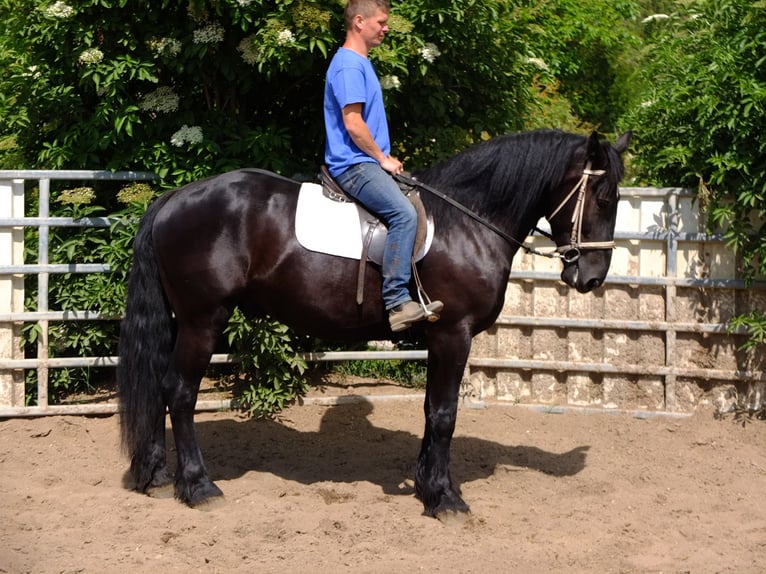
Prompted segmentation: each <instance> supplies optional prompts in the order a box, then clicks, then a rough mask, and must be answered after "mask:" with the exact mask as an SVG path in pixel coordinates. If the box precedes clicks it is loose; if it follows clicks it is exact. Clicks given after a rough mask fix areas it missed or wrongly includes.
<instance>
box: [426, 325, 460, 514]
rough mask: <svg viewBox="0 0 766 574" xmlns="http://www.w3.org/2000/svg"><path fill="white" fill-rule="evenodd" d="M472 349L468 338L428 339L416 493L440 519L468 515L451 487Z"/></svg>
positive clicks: (428, 511)
mask: <svg viewBox="0 0 766 574" xmlns="http://www.w3.org/2000/svg"><path fill="white" fill-rule="evenodd" d="M470 348H471V339H470V336H467V335H465V336H464V335H462V334H454V333H452V334H450V335H449V336H444V335H438V336H431V337H429V342H428V382H427V385H426V400H425V405H424V410H425V417H426V427H425V433H424V434H423V443H422V446H421V449H420V456H419V457H418V463H417V467H416V469H415V492H416V494H417V496H418V498H419V499H420V500H421V502H422V503H423V505H424V507H425V513H426V514H427V515H429V516H434V517H436V518H440V519H442V518H445V516H446V515H449V514H455V513H460V514H463V513H468V512H469V508H468V505H467V504H466V503H465V502H464V501H463V499H462V498H461V497H460V490H459V488H458V487H457V486H455V485H453V484H452V478H451V476H450V468H449V465H450V443H451V441H452V434H453V433H454V432H455V421H456V419H457V405H458V393H459V390H460V381H461V380H462V377H463V371H464V369H465V365H466V361H467V360H468V353H469V351H470Z"/></svg>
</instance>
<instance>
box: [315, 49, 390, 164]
mask: <svg viewBox="0 0 766 574" xmlns="http://www.w3.org/2000/svg"><path fill="white" fill-rule="evenodd" d="M359 103H361V104H362V118H364V121H365V122H366V123H367V127H369V128H370V133H372V137H373V139H374V140H375V142H376V143H377V144H378V146H380V149H381V150H382V151H383V153H384V154H386V155H388V154H389V153H390V152H391V141H390V139H389V135H388V121H387V120H386V110H385V108H384V106H383V91H382V90H381V88H380V82H379V81H378V76H377V75H376V74H375V68H374V67H373V65H372V63H371V62H370V61H369V60H368V59H367V58H365V57H363V56H361V55H359V54H357V53H356V52H354V51H353V50H349V49H347V48H339V49H338V51H337V52H336V53H335V56H333V59H332V61H331V62H330V67H329V68H328V69H327V76H326V78H325V88H324V123H325V131H326V134H327V140H326V143H325V154H324V155H325V163H326V164H327V167H328V168H329V170H330V174H331V175H332V176H333V177H336V176H338V175H340V174H341V173H343V172H344V171H346V170H347V169H348V168H349V167H351V166H352V165H354V164H357V163H362V162H374V161H375V160H374V159H373V158H371V157H370V156H369V155H367V154H366V153H364V152H363V151H362V150H360V149H359V148H358V147H357V145H356V144H355V143H354V142H353V141H352V140H351V136H350V135H349V134H348V131H347V130H346V126H345V125H344V124H343V111H342V110H343V108H344V107H345V106H347V105H349V104H359Z"/></svg>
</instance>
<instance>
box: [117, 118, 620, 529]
mask: <svg viewBox="0 0 766 574" xmlns="http://www.w3.org/2000/svg"><path fill="white" fill-rule="evenodd" d="M629 139H630V133H626V134H624V135H623V136H621V137H620V138H619V139H618V141H617V142H616V144H615V145H614V147H613V146H611V145H610V144H609V143H608V142H606V141H603V142H601V141H599V140H598V138H597V136H596V135H595V134H592V135H591V136H590V137H585V136H580V135H574V134H568V133H563V132H559V131H535V132H529V133H524V134H517V135H508V136H501V137H497V138H494V139H491V140H489V141H486V142H483V143H481V144H478V145H475V146H473V147H471V148H469V149H467V150H466V151H463V152H461V153H460V154H458V155H456V156H454V157H453V158H452V159H450V160H448V161H446V162H444V163H443V164H440V165H438V166H436V167H433V168H431V169H429V170H427V171H425V172H423V173H422V174H420V175H419V176H418V180H419V181H420V182H422V183H424V184H426V185H427V186H428V187H430V188H433V189H436V190H439V192H441V193H442V194H443V195H444V196H445V197H444V198H442V197H438V196H436V195H432V194H429V193H422V194H421V195H422V199H423V203H424V204H425V206H426V208H427V210H428V211H429V212H430V213H431V214H432V215H433V218H434V220H435V223H436V231H435V234H434V238H433V242H432V245H431V248H430V251H429V253H428V254H427V256H426V257H425V258H424V259H423V260H422V261H421V262H420V264H419V275H420V278H421V279H422V282H423V284H424V286H425V288H426V290H427V291H428V293H429V295H431V296H433V297H434V298H435V299H440V300H441V301H443V302H444V310H443V312H442V313H441V319H440V320H439V321H438V322H434V323H428V322H423V323H418V324H416V325H415V326H413V328H412V329H413V331H414V336H417V337H420V338H422V340H424V341H425V342H426V344H427V349H428V376H427V385H426V399H425V405H424V410H425V420H426V425H425V433H424V436H423V442H422V447H421V450H420V455H419V457H418V461H417V466H416V471H415V488H416V493H417V496H418V498H419V499H420V500H421V501H422V503H423V505H424V507H425V512H426V514H428V515H431V516H440V515H442V514H443V513H454V512H468V506H467V505H466V503H465V502H464V501H463V500H462V498H461V497H460V494H459V490H458V488H457V487H456V485H454V484H453V482H452V479H451V477H450V469H449V465H450V441H451V439H452V435H453V432H454V430H455V421H456V416H457V408H458V391H459V387H460V382H461V378H462V377H463V372H464V369H465V366H466V362H467V360H468V353H469V350H470V347H471V339H472V337H473V336H474V335H476V334H477V333H479V332H481V331H483V330H485V329H487V328H489V327H490V326H491V325H492V323H493V322H494V321H495V319H496V318H497V316H498V314H499V313H500V311H501V309H502V306H503V299H504V293H505V290H506V286H507V283H508V277H509V274H510V272H511V263H512V261H513V257H514V254H515V253H516V252H517V251H518V249H519V247H520V246H521V245H522V243H523V241H524V239H525V238H526V236H527V235H528V234H529V233H530V232H531V230H532V229H533V228H534V227H535V225H536V223H537V222H538V220H539V219H540V218H542V217H546V218H547V219H548V220H549V223H550V226H551V230H552V239H553V240H554V241H555V242H556V244H557V246H558V249H557V251H558V252H559V253H560V255H561V258H562V263H563V271H562V273H561V278H562V279H563V281H564V282H565V283H567V284H568V285H570V286H571V287H573V288H575V289H577V291H579V292H581V293H585V292H588V291H590V290H592V289H594V288H596V287H598V286H600V285H601V284H602V282H603V281H604V278H605V276H606V274H607V271H608V268H609V263H610V261H611V250H612V249H611V248H612V247H613V246H614V243H613V236H614V225H615V219H616V213H617V203H618V200H619V190H618V184H619V182H620V180H621V178H622V176H623V164H622V160H621V154H622V153H623V152H624V151H625V150H626V148H627V146H628V142H629ZM298 190H299V183H297V182H295V181H293V180H290V179H287V178H284V177H280V176H277V175H274V174H270V173H268V172H264V171H261V170H247V169H242V170H238V171H234V172H231V173H226V174H223V175H219V176H216V177H212V178H209V179H205V180H203V181H199V182H195V183H192V184H189V185H187V186H185V187H182V188H179V189H176V190H174V191H171V192H168V193H166V194H165V195H163V196H162V197H160V198H159V199H157V200H156V201H155V202H154V203H153V204H152V205H151V206H150V207H149V210H148V211H147V212H146V215H145V216H144V218H143V220H142V222H141V225H140V227H139V230H138V235H137V236H136V240H135V247H134V261H133V268H132V271H131V274H130V280H129V286H128V301H127V309H126V313H125V317H124V319H123V322H122V328H121V337H120V363H119V369H118V374H117V377H118V386H119V393H120V399H121V428H122V437H123V443H124V446H125V449H126V451H127V452H128V454H129V455H130V457H131V473H132V477H133V479H134V481H135V488H136V489H137V490H140V491H143V492H149V491H151V490H153V489H157V488H161V487H168V486H169V485H170V484H171V483H172V482H173V478H171V476H170V474H169V472H168V470H167V465H166V449H165V432H164V431H165V409H166V407H167V409H168V410H169V413H170V419H171V423H172V428H173V433H174V438H175V445H176V449H177V453H178V464H177V469H176V473H175V496H176V497H177V498H179V499H180V500H182V501H183V502H185V503H187V504H189V505H191V506H195V505H198V504H200V503H202V502H205V501H207V500H209V499H211V498H212V497H215V496H221V495H222V492H221V491H220V490H219V489H218V487H217V486H216V485H215V484H214V483H213V482H212V481H211V479H210V478H209V476H208V472H207V470H206V468H205V464H204V462H203V459H202V454H201V452H200V449H199V446H198V443H197V438H196V435H195V431H194V407H195V403H196V400H197V392H198V389H199V384H200V379H201V378H202V376H203V374H204V373H205V370H206V368H207V366H208V363H209V361H210V357H211V354H212V352H213V347H214V344H215V343H216V341H217V340H218V338H219V336H220V334H221V332H222V330H223V328H224V327H225V325H226V323H227V320H228V318H229V316H230V314H231V313H232V310H233V309H234V308H235V307H236V306H238V307H240V309H242V310H243V311H244V312H245V313H246V314H248V315H249V316H254V317H263V316H269V317H271V318H273V319H275V320H277V321H280V322H282V323H284V324H286V325H289V326H290V327H292V328H293V329H295V330H296V331H297V332H301V333H309V334H312V335H315V336H318V337H321V338H324V339H338V340H358V341H369V340H376V339H388V338H391V336H392V333H391V331H390V330H389V325H388V320H387V314H386V311H385V309H384V307H383V304H382V299H381V291H380V290H381V275H380V270H379V268H378V267H377V266H374V265H368V266H367V268H366V274H365V278H364V281H365V293H366V295H365V298H364V302H363V303H362V304H361V305H358V304H357V303H356V300H355V293H356V279H355V278H356V276H357V272H358V262H355V261H353V260H352V259H346V258H341V257H333V256H329V255H324V254H321V253H316V252H312V251H308V250H307V249H305V248H303V247H301V246H300V245H299V244H298V242H297V241H296V237H295V233H294V221H295V210H296V201H297V198H298ZM456 203H459V204H460V205H462V206H464V207H465V208H467V210H469V211H470V212H471V213H470V214H466V211H465V210H462V209H457V208H456V207H455V204H456ZM477 220H478V221H477Z"/></svg>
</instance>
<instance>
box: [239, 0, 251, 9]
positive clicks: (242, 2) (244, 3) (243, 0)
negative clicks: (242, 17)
mask: <svg viewBox="0 0 766 574" xmlns="http://www.w3.org/2000/svg"><path fill="white" fill-rule="evenodd" d="M252 1H253V0H237V4H239V5H240V6H242V7H243V8H244V7H245V6H250V3H251V2H252Z"/></svg>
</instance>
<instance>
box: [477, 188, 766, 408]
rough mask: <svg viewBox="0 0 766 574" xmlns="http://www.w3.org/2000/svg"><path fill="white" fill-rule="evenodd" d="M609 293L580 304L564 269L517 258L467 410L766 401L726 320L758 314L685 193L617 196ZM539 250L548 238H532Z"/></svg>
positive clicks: (764, 360)
mask: <svg viewBox="0 0 766 574" xmlns="http://www.w3.org/2000/svg"><path fill="white" fill-rule="evenodd" d="M622 196H623V199H622V200H621V202H620V208H619V211H618V222H617V228H616V232H617V245H618V247H617V249H616V250H615V252H614V254H613V259H612V265H611V268H610V275H609V277H610V278H616V279H609V278H608V280H607V284H606V285H604V286H603V287H601V288H599V289H598V290H596V291H594V292H593V293H589V294H584V295H583V294H579V293H577V292H576V291H574V290H572V289H569V288H568V287H567V286H566V285H565V284H564V283H563V282H561V281H560V280H558V275H559V274H560V271H561V269H560V263H559V262H558V261H556V260H553V259H548V258H543V257H539V256H534V255H529V254H526V253H523V252H520V253H518V254H517V257H516V260H515V262H514V270H513V272H512V273H511V278H510V280H509V284H508V289H507V292H506V298H505V305H504V308H503V311H502V313H501V315H500V317H499V318H498V321H497V323H496V324H495V325H494V326H493V327H492V328H491V329H490V330H489V331H487V332H485V333H482V334H480V335H479V336H477V337H476V338H475V339H474V343H473V349H472V353H471V357H470V359H469V368H468V372H467V375H468V376H467V379H466V394H468V395H470V397H471V398H472V399H473V400H498V401H510V402H518V403H535V404H547V405H562V406H563V405H571V406H587V407H599V408H605V409H615V408H618V409H626V410H649V411H671V412H692V411H694V410H695V409H698V408H699V407H700V406H704V405H713V406H715V407H716V408H720V409H723V410H726V409H728V408H731V406H732V405H733V404H734V403H735V402H737V401H739V402H740V403H741V402H742V399H743V397H745V398H747V400H749V401H751V403H752V402H753V401H757V400H761V399H760V398H759V397H762V396H763V395H765V394H766V377H765V376H764V368H765V366H766V357H765V356H764V352H763V351H762V350H761V351H758V352H755V353H753V352H750V353H747V352H744V351H742V350H740V347H741V344H742V343H743V342H744V340H745V338H744V336H743V335H742V334H737V333H732V334H730V333H728V332H727V322H728V321H729V320H730V319H731V318H732V317H733V316H734V315H736V314H740V313H744V312H747V311H749V310H751V309H766V283H763V282H761V283H757V284H756V285H754V286H751V287H750V288H747V289H745V288H743V285H742V284H741V282H737V279H738V274H737V261H736V257H734V255H733V253H732V252H731V251H730V250H729V249H728V248H727V247H726V246H725V244H724V243H723V242H721V241H719V240H717V239H716V238H715V237H711V238H709V239H707V238H706V237H705V236H704V232H705V228H704V218H702V217H701V216H700V214H699V213H698V211H697V208H696V204H695V203H694V201H693V197H692V196H691V194H689V193H687V192H684V191H683V190H675V189H674V190H641V189H635V190H623V193H622ZM529 241H530V243H531V244H533V245H534V246H535V247H537V248H540V249H543V250H545V249H547V248H550V245H549V244H548V242H547V240H545V239H544V238H540V237H534V238H530V240H529Z"/></svg>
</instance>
